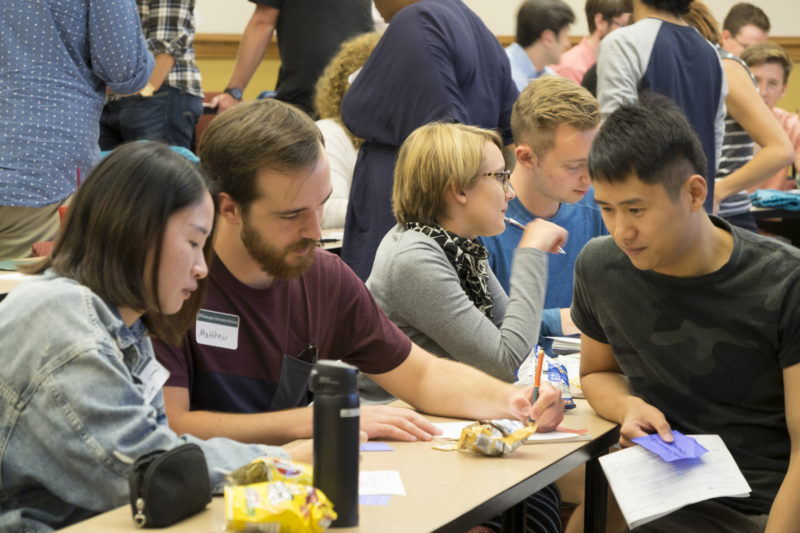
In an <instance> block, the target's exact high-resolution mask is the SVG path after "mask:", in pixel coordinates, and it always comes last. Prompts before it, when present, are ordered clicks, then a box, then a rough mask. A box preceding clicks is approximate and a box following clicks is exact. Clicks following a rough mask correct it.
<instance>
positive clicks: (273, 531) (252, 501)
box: [225, 481, 336, 533]
mask: <svg viewBox="0 0 800 533" xmlns="http://www.w3.org/2000/svg"><path fill="white" fill-rule="evenodd" d="M334 520H336V512H335V511H334V510H333V505H332V504H331V502H330V500H328V498H327V497H326V496H325V494H323V493H322V491H320V490H319V489H317V488H315V487H312V486H311V485H301V484H300V483H292V482H285V481H268V482H264V483H254V484H251V485H228V486H226V487H225V529H226V531H246V532H264V533H302V532H310V533H320V532H322V531H324V530H325V529H327V528H328V526H330V524H331V522H333V521H334Z"/></svg>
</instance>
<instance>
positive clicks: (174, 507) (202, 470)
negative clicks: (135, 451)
mask: <svg viewBox="0 0 800 533" xmlns="http://www.w3.org/2000/svg"><path fill="white" fill-rule="evenodd" d="M128 485H129V487H130V499H131V509H132V511H133V522H134V523H135V524H136V527H139V528H142V527H167V526H169V525H172V524H174V523H175V522H177V521H178V520H181V519H182V518H185V517H187V516H189V515H192V514H194V513H198V512H200V511H202V510H203V509H204V508H205V506H206V505H207V504H208V502H210V501H211V484H210V481H209V479H208V466H207V464H206V457H205V455H203V450H201V449H200V447H199V446H198V445H196V444H191V443H188V444H183V445H181V446H178V447H177V448H173V449H172V450H169V451H163V450H159V451H156V452H151V453H148V454H145V455H143V456H141V457H139V458H138V459H136V461H135V462H134V463H133V466H132V467H131V470H130V473H129V474H128Z"/></svg>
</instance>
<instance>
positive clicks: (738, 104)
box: [714, 59, 794, 211]
mask: <svg viewBox="0 0 800 533" xmlns="http://www.w3.org/2000/svg"><path fill="white" fill-rule="evenodd" d="M722 65H723V67H724V69H725V76H726V77H727V79H728V96H727V97H726V98H725V105H726V106H727V108H728V113H730V115H731V116H732V117H733V118H734V119H735V120H736V122H738V123H739V124H740V125H741V126H742V127H743V128H744V130H745V131H746V132H747V133H748V134H749V135H750V137H751V138H752V139H753V141H755V142H756V143H758V144H759V145H760V146H761V150H760V151H759V152H758V153H757V154H755V156H753V159H751V160H750V161H748V162H747V163H745V164H744V165H742V166H741V167H739V168H738V169H737V170H736V171H735V172H732V173H731V174H729V175H728V176H726V177H725V178H724V179H722V180H719V181H718V182H717V183H716V184H715V185H714V205H715V209H714V211H716V210H717V209H716V208H717V207H719V203H720V202H721V201H722V200H724V199H725V198H727V197H729V196H731V195H732V194H736V193H737V192H739V191H741V190H743V189H747V188H748V187H752V186H754V185H757V184H759V183H761V182H762V181H764V180H766V179H767V178H769V177H770V176H773V175H774V174H775V173H776V172H778V171H779V170H780V169H781V168H784V167H786V166H787V165H790V164H791V163H792V158H793V157H794V152H793V149H792V144H791V142H789V138H788V137H787V136H786V133H785V132H784V131H783V128H781V125H780V123H778V121H777V120H776V119H775V116H774V115H773V114H772V112H771V111H770V110H769V108H768V107H767V105H766V104H765V103H764V100H762V99H761V97H760V96H759V95H758V91H757V90H756V88H755V86H754V85H753V82H752V80H751V79H750V76H748V74H747V72H746V71H745V69H744V67H742V65H740V64H739V63H738V62H737V61H734V60H732V59H723V60H722Z"/></svg>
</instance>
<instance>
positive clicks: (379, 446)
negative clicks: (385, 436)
mask: <svg viewBox="0 0 800 533" xmlns="http://www.w3.org/2000/svg"><path fill="white" fill-rule="evenodd" d="M359 450H360V451H362V452H391V451H394V450H393V449H392V447H391V446H389V445H388V444H386V443H385V442H365V443H364V444H362V445H361V447H360V448H359Z"/></svg>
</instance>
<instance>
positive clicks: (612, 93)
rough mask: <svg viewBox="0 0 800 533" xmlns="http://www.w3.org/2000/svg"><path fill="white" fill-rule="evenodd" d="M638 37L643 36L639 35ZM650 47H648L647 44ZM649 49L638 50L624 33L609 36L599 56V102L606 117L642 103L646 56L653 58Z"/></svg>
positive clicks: (617, 32)
mask: <svg viewBox="0 0 800 533" xmlns="http://www.w3.org/2000/svg"><path fill="white" fill-rule="evenodd" d="M637 35H641V32H639V33H638V34H637ZM644 44H646V43H644ZM650 49H652V43H650V44H649V46H644V47H640V46H635V43H631V42H630V40H629V39H628V38H627V33H626V34H625V35H623V33H621V32H620V31H615V32H613V33H611V34H609V35H608V36H607V37H606V38H605V39H603V41H602V42H601V43H600V50H599V52H598V55H597V101H598V102H599V103H600V111H601V112H602V114H603V116H608V115H610V114H611V113H613V112H614V111H615V110H616V109H617V108H618V107H619V106H621V105H622V104H624V103H627V102H635V101H637V100H638V99H639V91H638V87H639V81H640V80H641V78H642V74H643V72H644V67H643V66H642V62H643V57H642V54H643V53H647V54H648V55H649V50H650Z"/></svg>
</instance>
